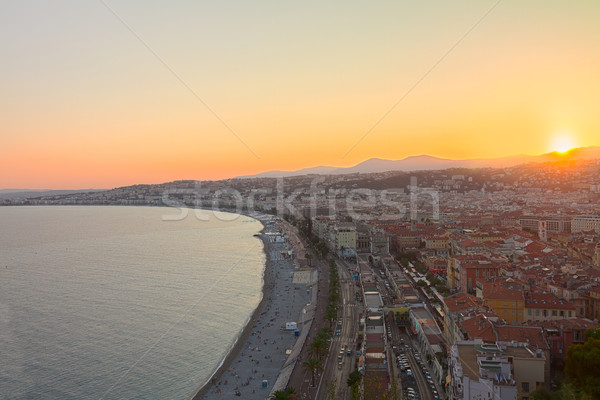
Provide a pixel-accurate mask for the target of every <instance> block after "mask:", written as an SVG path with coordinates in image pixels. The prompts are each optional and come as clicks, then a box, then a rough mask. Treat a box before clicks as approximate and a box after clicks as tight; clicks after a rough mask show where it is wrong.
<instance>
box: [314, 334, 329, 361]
mask: <svg viewBox="0 0 600 400" xmlns="http://www.w3.org/2000/svg"><path fill="white" fill-rule="evenodd" d="M326 346H327V343H326V342H325V340H323V339H322V338H319V337H316V338H315V339H314V340H313V341H312V343H311V344H310V352H311V353H312V354H314V355H315V357H317V358H318V359H319V360H320V359H321V356H322V355H323V352H324V351H325V349H326V348H327V347H326Z"/></svg>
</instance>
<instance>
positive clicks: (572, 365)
mask: <svg viewBox="0 0 600 400" xmlns="http://www.w3.org/2000/svg"><path fill="white" fill-rule="evenodd" d="M598 371H600V328H598V329H595V330H589V331H587V332H586V339H585V343H583V344H573V345H571V346H569V349H568V350H567V357H566V359H565V374H566V376H567V378H568V379H569V381H570V382H571V383H572V384H573V386H574V387H575V389H576V390H577V391H580V392H581V393H582V394H587V395H589V396H590V397H591V398H592V399H600V373H599V372H598Z"/></svg>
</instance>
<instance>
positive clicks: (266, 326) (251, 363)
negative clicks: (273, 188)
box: [192, 214, 317, 400]
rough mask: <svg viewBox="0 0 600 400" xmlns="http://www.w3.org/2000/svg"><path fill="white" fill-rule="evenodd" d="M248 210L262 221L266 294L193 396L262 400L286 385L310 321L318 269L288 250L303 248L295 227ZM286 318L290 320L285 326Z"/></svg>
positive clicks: (212, 399)
mask: <svg viewBox="0 0 600 400" xmlns="http://www.w3.org/2000/svg"><path fill="white" fill-rule="evenodd" d="M246 215H247V214H246ZM247 216H249V217H251V218H254V219H257V220H259V221H260V222H261V223H262V224H263V226H264V229H263V230H262V231H261V234H260V238H261V239H262V241H263V248H264V251H265V254H266V259H265V270H264V271H265V272H264V277H263V281H264V285H263V292H262V294H263V297H262V300H261V301H260V303H259V305H258V306H257V307H256V309H255V311H254V312H253V313H252V316H251V318H250V320H249V321H248V323H247V324H246V326H245V327H244V328H243V329H242V331H241V334H240V336H239V337H238V340H237V342H236V343H235V344H234V345H233V346H232V347H231V349H230V351H229V353H228V354H227V356H226V357H225V358H224V359H223V361H222V362H221V364H220V365H219V367H218V368H216V370H215V372H214V373H213V374H212V376H211V378H209V379H208V381H207V382H205V384H204V385H203V386H202V387H201V388H200V390H199V391H198V392H197V393H196V395H194V396H193V397H192V399H194V400H199V399H203V400H218V399H223V398H227V399H228V398H235V397H241V398H244V399H248V400H264V399H265V398H267V397H269V395H270V393H272V392H273V391H274V390H277V389H280V388H282V387H285V386H286V385H287V382H288V381H289V379H290V372H291V370H292V369H293V367H294V366H295V365H296V361H297V356H298V352H299V349H300V348H301V347H302V345H303V344H304V340H305V338H306V335H307V332H308V330H309V329H310V326H311V325H312V314H313V312H312V311H313V308H314V304H315V301H316V283H317V280H316V279H317V274H316V271H314V270H312V269H305V268H304V269H303V268H300V265H299V260H298V259H297V258H296V257H295V256H291V257H290V250H294V253H295V252H296V250H297V251H298V254H302V253H303V247H302V246H298V240H296V238H295V234H294V232H293V230H290V229H289V227H288V226H287V225H286V224H285V223H284V221H282V220H281V219H279V218H277V217H272V216H270V215H264V217H263V218H261V216H257V215H256V214H255V215H247ZM313 289H315V290H314V291H313ZM288 323H291V324H292V325H291V326H290V327H287V324H288ZM291 368H292V369H291Z"/></svg>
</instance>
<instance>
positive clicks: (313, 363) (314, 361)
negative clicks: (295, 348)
mask: <svg viewBox="0 0 600 400" xmlns="http://www.w3.org/2000/svg"><path fill="white" fill-rule="evenodd" d="M302 366H303V367H304V369H306V370H307V371H310V372H311V376H312V386H313V387H315V375H316V373H317V371H320V370H322V369H323V366H322V365H321V360H319V359H318V358H313V357H310V358H309V359H308V360H306V361H304V362H303V363H302Z"/></svg>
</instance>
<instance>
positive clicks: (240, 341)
mask: <svg viewBox="0 0 600 400" xmlns="http://www.w3.org/2000/svg"><path fill="white" fill-rule="evenodd" d="M240 215H245V214H240ZM245 216H247V217H250V218H254V219H256V220H257V221H259V222H260V223H261V224H262V225H263V228H262V229H261V230H260V232H259V233H260V240H261V241H262V242H263V251H264V253H265V268H264V270H263V287H262V298H261V300H260V302H259V303H258V305H257V306H256V308H255V309H254V311H253V312H252V315H251V316H250V318H249V319H248V322H247V323H246V325H245V326H244V328H242V331H241V333H240V335H239V336H238V338H237V340H236V342H235V344H234V345H233V346H232V347H231V349H230V350H229V353H228V354H227V355H226V356H225V358H223V359H222V360H221V363H220V365H219V366H218V367H217V369H216V370H215V371H214V372H213V374H212V375H211V376H210V377H209V378H208V380H207V381H206V382H205V383H204V384H203V385H202V387H201V388H200V389H199V390H198V391H197V392H196V394H195V395H194V396H192V400H202V398H203V396H204V395H206V394H207V393H208V391H209V390H210V389H211V387H212V386H213V384H214V382H216V381H217V380H219V379H220V378H221V376H222V375H223V373H224V372H225V371H227V370H228V369H229V368H230V367H231V364H232V363H233V361H234V360H235V359H236V358H237V356H238V355H239V354H240V352H241V351H242V348H243V347H244V346H245V345H246V344H247V342H248V339H249V338H250V335H251V334H252V330H253V328H254V325H255V324H256V322H257V321H258V319H259V316H260V315H261V312H262V310H263V308H264V305H265V303H266V301H267V298H268V295H269V292H268V291H269V284H270V277H269V272H270V269H271V267H272V265H271V257H270V254H269V248H270V247H269V246H270V243H269V241H268V240H267V238H266V237H265V230H266V226H265V222H264V221H263V220H261V219H258V218H257V217H256V216H250V215H245Z"/></svg>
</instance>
